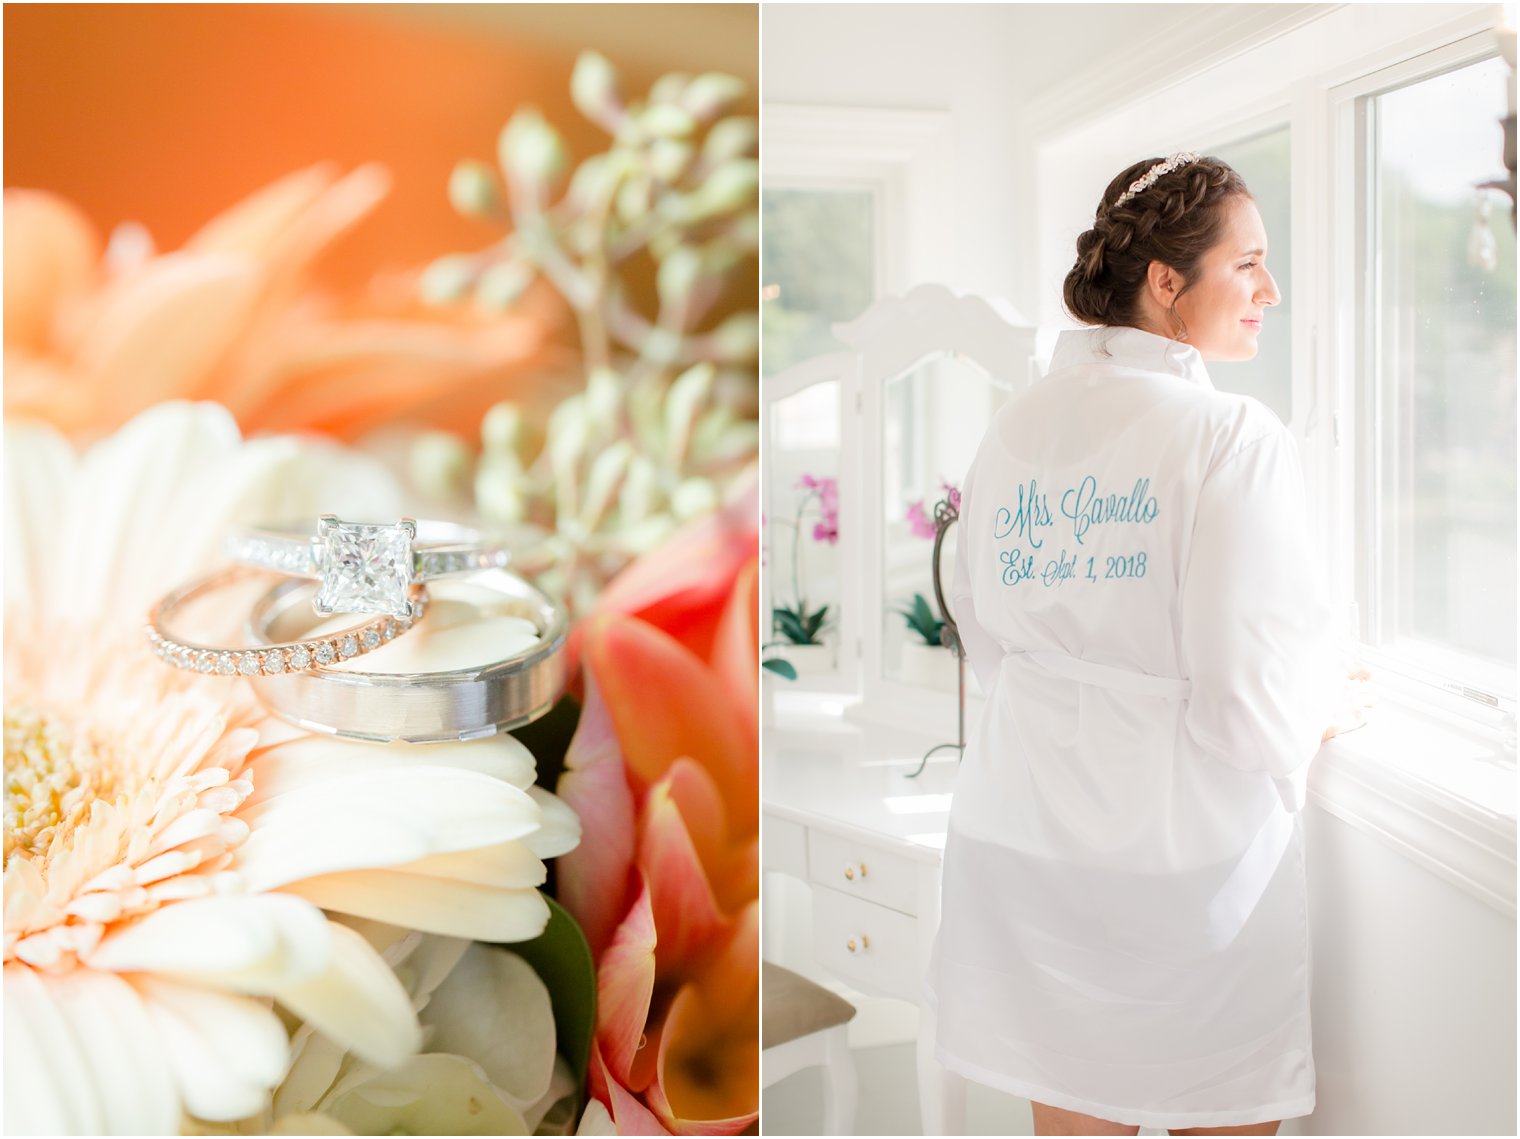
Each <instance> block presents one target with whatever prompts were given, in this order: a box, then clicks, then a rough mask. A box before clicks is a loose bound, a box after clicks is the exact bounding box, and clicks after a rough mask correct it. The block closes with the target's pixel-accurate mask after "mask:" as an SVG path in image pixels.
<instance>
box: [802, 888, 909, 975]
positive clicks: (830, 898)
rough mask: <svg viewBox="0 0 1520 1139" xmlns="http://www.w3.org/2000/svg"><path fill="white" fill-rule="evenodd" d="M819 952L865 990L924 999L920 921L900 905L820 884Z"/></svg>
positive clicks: (816, 900) (816, 913)
mask: <svg viewBox="0 0 1520 1139" xmlns="http://www.w3.org/2000/svg"><path fill="white" fill-rule="evenodd" d="M813 953H814V956H815V957H816V958H817V959H818V962H819V964H821V965H824V966H826V967H827V968H828V969H830V970H831V971H832V972H834V973H837V974H838V975H839V976H840V978H841V979H843V980H844V981H846V982H848V983H849V984H850V985H853V986H854V987H855V988H857V989H860V990H861V991H862V992H867V993H876V994H878V995H880V996H884V997H900V998H902V999H903V1000H909V1001H913V1002H914V1003H915V1004H917V1003H918V1002H919V1000H920V997H921V990H922V988H923V986H922V984H921V980H922V979H921V977H920V973H921V972H922V969H921V968H920V967H919V962H918V923H917V922H915V921H914V920H913V919H912V918H910V917H907V916H906V915H904V914H900V913H897V912H896V911H895V910H889V909H887V908H886V907H885V906H878V905H873V904H872V903H870V902H866V901H862V900H861V899H859V898H854V897H850V896H849V895H848V894H842V893H840V892H839V891H838V890H830V889H828V888H826V887H822V886H814V887H813Z"/></svg>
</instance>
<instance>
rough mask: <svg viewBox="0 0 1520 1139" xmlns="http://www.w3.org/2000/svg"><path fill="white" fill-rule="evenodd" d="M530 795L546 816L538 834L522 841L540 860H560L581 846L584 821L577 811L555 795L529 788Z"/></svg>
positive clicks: (536, 832)
mask: <svg viewBox="0 0 1520 1139" xmlns="http://www.w3.org/2000/svg"><path fill="white" fill-rule="evenodd" d="M528 794H529V795H531V796H533V801H534V802H535V803H537V804H538V806H539V809H540V810H541V811H542V812H543V821H542V822H540V823H539V827H538V830H536V831H534V832H533V833H532V834H531V835H529V836H528V837H527V838H525V839H524V840H523V841H524V842H526V843H527V844H528V847H529V849H531V850H532V851H533V853H534V854H536V855H538V856H539V857H540V858H558V857H559V856H560V855H561V854H569V853H570V852H571V851H572V850H574V849H575V848H576V847H577V846H579V845H580V844H581V820H580V816H578V815H577V814H576V813H575V810H574V808H572V807H571V806H570V804H569V803H567V802H565V801H564V800H563V799H561V798H560V797H559V796H558V795H555V794H554V793H553V792H550V791H546V790H545V789H544V788H542V787H529V788H528Z"/></svg>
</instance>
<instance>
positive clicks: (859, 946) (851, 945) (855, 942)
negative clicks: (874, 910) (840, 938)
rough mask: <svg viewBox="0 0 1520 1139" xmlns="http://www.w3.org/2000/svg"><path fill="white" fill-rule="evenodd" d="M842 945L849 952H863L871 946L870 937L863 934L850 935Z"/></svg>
mask: <svg viewBox="0 0 1520 1139" xmlns="http://www.w3.org/2000/svg"><path fill="white" fill-rule="evenodd" d="M844 947H845V948H846V949H848V950H849V951H850V952H851V953H864V952H865V951H866V950H867V949H870V948H871V939H870V938H869V937H867V936H866V935H865V934H861V935H860V936H859V937H852V938H850V940H849V941H846V942H845V943H844Z"/></svg>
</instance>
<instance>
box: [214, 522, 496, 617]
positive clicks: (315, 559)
mask: <svg viewBox="0 0 1520 1139" xmlns="http://www.w3.org/2000/svg"><path fill="white" fill-rule="evenodd" d="M226 550H227V554H228V556H229V557H231V558H232V560H233V561H236V562H241V563H243V564H244V565H250V566H256V567H258V568H260V569H266V570H273V571H276V572H278V573H286V574H290V575H292V576H294V577H303V578H318V579H320V581H321V583H322V586H321V588H320V589H319V590H318V591H317V592H316V594H315V595H314V596H313V597H312V607H313V608H314V609H315V610H316V611H317V612H318V613H389V614H391V615H392V616H396V617H400V616H407V615H410V616H412V617H416V616H417V614H416V613H414V612H409V608H408V606H409V594H408V590H409V588H410V587H411V586H413V585H416V584H419V583H422V582H426V581H431V580H434V579H436V578H440V577H446V576H452V575H455V574H463V573H472V572H476V571H479V570H488V569H502V568H504V567H505V566H506V565H507V563H508V561H509V560H510V554H509V552H508V551H507V549H506V548H505V547H502V546H493V545H490V544H488V543H486V542H484V541H483V538H482V535H481V534H480V533H479V531H476V530H472V529H470V528H468V527H465V526H457V525H455V524H453V523H450V522H417V521H414V520H413V519H410V518H403V519H401V520H400V521H399V522H397V523H395V524H394V525H381V524H374V523H364V522H345V521H343V520H341V519H339V518H337V517H335V516H334V515H331V514H324V515H322V517H321V518H320V519H319V520H318V523H317V533H316V535H315V536H313V535H312V534H311V531H310V530H309V529H305V528H301V527H296V528H291V529H278V528H269V529H256V530H245V531H242V532H241V533H238V534H234V535H233V536H232V537H230V538H229V539H228V541H227V547H226Z"/></svg>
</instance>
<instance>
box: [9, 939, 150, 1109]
mask: <svg viewBox="0 0 1520 1139" xmlns="http://www.w3.org/2000/svg"><path fill="white" fill-rule="evenodd" d="M111 980H113V981H116V984H118V985H122V986H123V987H125V985H124V982H121V981H119V980H116V978H111ZM78 984H80V982H79V981H78V980H77V979H75V978H72V977H69V976H67V975H65V976H48V975H44V974H41V973H37V972H35V971H33V970H32V969H30V968H28V967H27V966H25V965H22V964H19V963H17V962H8V963H7V964H6V966H5V1000H4V1002H3V1003H4V1006H5V1042H6V1057H5V1133H6V1134H7V1135H59V1134H71V1135H92V1134H100V1133H102V1132H104V1131H105V1130H106V1129H107V1128H108V1127H109V1126H110V1125H111V1124H112V1123H113V1122H121V1123H124V1124H130V1123H134V1122H135V1123H139V1124H141V1125H142V1128H143V1130H144V1131H148V1132H150V1133H151V1132H152V1131H168V1130H172V1129H175V1128H176V1126H177V1123H178V1115H179V1113H178V1096H177V1093H176V1092H175V1090H174V1086H173V1082H172V1080H169V1081H168V1089H167V1090H168V1092H169V1096H168V1109H169V1110H168V1112H167V1113H166V1112H165V1111H164V1110H163V1109H162V1103H161V1102H160V1103H159V1105H158V1106H159V1110H157V1111H154V1110H153V1106H154V1100H155V1098H156V1097H155V1094H154V1093H155V1092H159V1093H162V1091H163V1090H164V1084H165V1077H166V1076H167V1073H166V1071H165V1070H164V1069H162V1068H160V1069H159V1070H158V1071H157V1072H155V1071H154V1070H153V1068H152V1067H151V1065H152V1062H153V1057H154V1056H155V1055H156V1054H157V1053H158V1051H159V1049H158V1046H157V1041H156V1039H155V1032H154V1029H153V1027H152V1025H151V1024H150V1023H149V1022H148V1021H147V1019H146V1016H145V1015H144V1014H143V1012H142V1005H141V1002H136V1003H135V1004H134V1002H133V1001H132V1000H131V999H130V996H128V997H127V998H126V999H123V998H122V995H121V994H120V993H117V992H113V991H111V990H110V989H108V988H106V987H105V986H102V987H101V988H100V989H98V990H97V991H98V992H99V993H100V994H101V995H102V996H103V999H102V1002H101V1009H102V1012H103V1013H105V1014H106V1015H110V1014H111V1013H113V1012H114V1013H115V1014H116V1015H117V1017H119V1020H118V1021H115V1022H114V1023H113V1027H115V1028H117V1029H118V1030H119V1033H120V1035H119V1036H118V1035H117V1033H115V1032H113V1033H110V1034H108V1035H111V1036H112V1038H113V1039H124V1038H129V1039H127V1041H126V1042H127V1044H128V1047H127V1048H126V1049H125V1051H126V1053H127V1054H128V1055H129V1056H130V1055H133V1054H135V1053H142V1054H143V1056H144V1062H143V1064H142V1068H141V1073H142V1076H143V1077H144V1081H145V1082H144V1085H143V1087H142V1089H141V1095H142V1100H143V1106H144V1108H145V1109H146V1110H144V1112H143V1116H142V1117H141V1118H138V1119H133V1118H132V1117H133V1115H134V1112H133V1111H132V1107H133V1106H134V1105H132V1104H131V1103H130V1102H128V1103H123V1104H121V1105H120V1106H119V1109H118V1110H119V1111H120V1115H119V1116H118V1117H117V1118H116V1119H114V1120H113V1119H112V1118H110V1117H108V1114H107V1110H108V1108H109V1106H110V1105H109V1104H107V1103H105V1102H102V1097H101V1095H100V1089H101V1088H102V1087H103V1086H108V1085H103V1084H102V1083H101V1082H100V1080H99V1076H100V1075H101V1074H102V1073H98V1072H97V1071H96V1070H95V1065H96V1062H98V1061H99V1060H100V1059H101V1058H103V1057H102V1054H101V1052H95V1053H94V1054H92V1050H91V1048H90V1046H89V1042H88V1041H87V1040H86V1039H85V1038H84V1037H82V1036H81V1034H80V1033H79V1031H78V1028H79V1026H78V1025H77V1024H76V1023H75V1018H74V1017H73V1016H72V1015H70V1012H69V1010H68V1007H67V1006H66V1005H65V1004H64V1003H63V1002H61V1001H60V999H59V996H58V993H59V990H60V989H61V988H63V987H65V986H69V985H76V986H77V985H78ZM105 1074H106V1075H107V1076H108V1077H109V1076H110V1073H109V1072H107V1073H105ZM155 1077H156V1078H155ZM166 1121H167V1123H168V1126H167V1127H165V1126H157V1127H154V1126H152V1125H153V1124H160V1125H162V1124H164V1123H165V1122H166Z"/></svg>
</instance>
